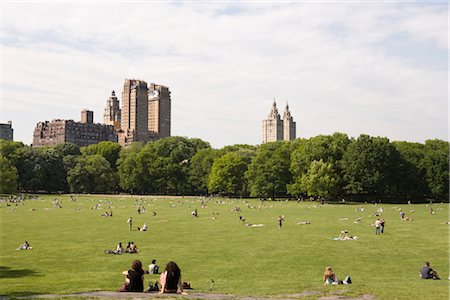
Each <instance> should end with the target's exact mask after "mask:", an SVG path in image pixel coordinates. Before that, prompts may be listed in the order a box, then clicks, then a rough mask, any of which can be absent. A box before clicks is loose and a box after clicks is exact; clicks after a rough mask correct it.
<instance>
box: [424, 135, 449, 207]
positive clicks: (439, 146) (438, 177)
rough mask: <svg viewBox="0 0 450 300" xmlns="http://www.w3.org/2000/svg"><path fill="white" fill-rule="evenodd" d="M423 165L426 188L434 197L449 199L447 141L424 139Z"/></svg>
mask: <svg viewBox="0 0 450 300" xmlns="http://www.w3.org/2000/svg"><path fill="white" fill-rule="evenodd" d="M424 167H425V171H426V180H427V184H428V188H429V189H430V191H431V194H432V196H433V197H434V198H435V199H439V200H447V201H448V199H449V143H448V142H445V141H442V140H437V139H436V140H427V141H425V157H424Z"/></svg>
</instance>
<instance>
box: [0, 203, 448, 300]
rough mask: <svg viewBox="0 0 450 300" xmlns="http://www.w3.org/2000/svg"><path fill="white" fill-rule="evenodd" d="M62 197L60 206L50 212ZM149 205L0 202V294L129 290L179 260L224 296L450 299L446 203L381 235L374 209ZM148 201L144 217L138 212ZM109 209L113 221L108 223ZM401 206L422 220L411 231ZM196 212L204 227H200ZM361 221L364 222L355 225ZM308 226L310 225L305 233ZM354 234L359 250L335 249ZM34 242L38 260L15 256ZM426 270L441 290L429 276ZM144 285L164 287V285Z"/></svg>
mask: <svg viewBox="0 0 450 300" xmlns="http://www.w3.org/2000/svg"><path fill="white" fill-rule="evenodd" d="M54 198H57V199H58V200H59V201H60V202H62V208H59V209H58V208H54V207H53V206H52V199H54ZM139 198H140V197H128V196H116V197H112V196H79V197H78V199H77V201H76V202H71V201H70V198H69V197H68V196H40V197H39V199H38V200H26V201H25V202H24V203H23V204H19V205H18V206H14V205H12V206H7V205H6V203H5V202H2V203H0V217H1V223H0V225H1V228H0V229H1V230H0V237H1V239H0V241H1V255H0V257H1V261H0V272H1V278H0V295H6V296H21V295H29V294H42V293H55V294H65V293H72V292H84V291H97V290H117V289H118V288H119V287H120V286H121V284H122V282H123V276H122V275H121V274H120V273H121V271H123V270H127V269H128V268H129V266H130V263H131V261H132V260H134V259H140V260H141V261H142V262H143V264H144V265H145V266H148V264H149V263H150V261H151V259H153V258H155V259H156V260H157V263H158V264H159V265H160V267H161V268H164V265H165V263H166V262H168V261H169V260H173V261H175V262H177V263H178V265H179V266H180V268H181V270H182V276H183V280H184V281H189V282H191V286H192V287H193V288H194V289H195V290H196V291H208V289H209V287H210V280H211V278H214V281H215V292H217V293H232V294H237V295H282V294H293V293H300V292H302V291H319V292H329V291H333V290H342V289H344V290H348V291H349V292H348V294H349V295H361V294H371V295H375V296H376V297H377V299H448V298H449V280H448V278H449V243H448V242H449V231H448V230H449V226H450V225H445V224H444V223H445V222H447V221H449V213H448V209H449V206H448V204H433V209H434V210H435V211H436V214H435V215H431V214H430V213H429V212H428V207H426V206H425V204H417V205H384V204H383V205H381V206H382V207H383V208H384V212H383V216H384V218H385V219H386V228H385V233H384V234H383V235H381V236H376V235H375V229H374V228H373V227H370V226H369V225H370V224H371V223H373V222H374V221H375V220H376V217H373V216H371V215H372V213H373V212H375V211H376V209H377V208H378V207H379V206H374V205H371V204H365V205H364V204H363V205H358V204H345V205H333V204H327V205H321V206H320V207H318V206H317V203H312V202H303V203H297V202H294V201H293V202H277V201H274V202H267V201H266V202H264V204H263V205H262V207H261V208H259V207H260V203H259V201H257V200H233V199H211V200H205V201H206V202H207V207H206V208H200V205H201V202H202V199H201V198H181V197H180V198H162V197H160V198H158V197H141V200H139ZM108 201H111V202H112V203H111V204H107V202H108ZM138 201H141V202H142V203H144V207H145V208H146V209H147V212H146V213H144V214H140V215H139V214H138V213H137V206H136V205H137V202H138ZM96 203H102V206H101V207H100V209H97V210H95V209H92V207H93V206H94V205H95V204H96ZM109 206H110V207H111V210H112V211H113V213H114V215H113V217H112V218H104V217H101V216H100V215H101V213H102V212H104V211H106V210H108V211H109V208H108V207H109ZM236 206H240V208H241V210H242V211H241V215H242V216H244V217H245V218H246V222H248V223H253V224H264V227H261V228H250V227H246V226H244V225H243V224H242V222H239V218H238V213H236V212H234V211H233V208H234V207H236ZM357 207H364V208H365V210H364V211H363V212H360V211H357V210H356V208H357ZM399 207H401V208H402V209H403V210H404V211H405V212H406V215H407V216H410V217H412V218H414V221H410V222H405V221H401V220H400V218H399V210H398V209H399ZM194 208H197V209H198V212H199V217H198V218H192V217H191V214H190V212H191V211H192V210H193V209H194ZM412 210H413V212H411V211H412ZM153 211H155V212H156V216H153V214H152V212H153ZM213 212H214V213H215V214H214V215H213ZM216 213H218V215H217V214H216ZM282 214H284V215H285V217H286V221H285V223H284V225H283V228H282V229H279V228H278V224H277V217H278V216H279V215H282ZM130 216H132V217H133V220H134V225H135V226H142V224H143V223H144V222H146V223H147V225H148V227H149V231H147V232H138V231H132V232H130V231H129V230H128V226H127V223H126V221H127V219H128V218H129V217H130ZM358 216H361V217H362V221H361V223H360V224H355V223H354V222H353V221H354V219H355V218H356V217H358ZM345 218H348V220H345ZM306 220H308V221H310V222H311V224H310V225H297V223H298V222H300V221H306ZM344 229H348V230H350V234H351V235H357V236H358V237H359V240H357V241H333V240H331V238H332V237H335V236H338V235H339V234H340V231H341V230H344ZM24 240H28V241H29V242H30V244H31V246H32V247H33V250H30V251H16V250H15V249H16V248H17V247H18V246H19V245H20V244H21V243H23V241H24ZM128 241H134V242H135V243H136V244H137V246H138V247H139V249H140V252H139V253H138V254H134V255H133V254H124V255H107V254H104V250H105V249H112V250H113V249H114V248H115V246H116V244H117V243H118V242H122V243H123V244H124V245H126V243H127V242H128ZM424 260H429V261H430V262H431V266H432V267H433V268H435V269H436V270H437V271H438V273H439V275H440V276H441V278H442V279H443V280H440V281H433V280H422V279H420V278H419V269H420V267H421V266H422V264H423V261H424ZM327 265H331V266H333V269H334V270H335V272H336V273H337V275H338V277H341V278H343V277H345V275H348V274H350V275H351V277H352V280H353V284H352V285H348V286H323V285H322V274H323V270H324V268H325V266H327ZM146 277H147V279H148V280H156V278H157V275H147V276H146ZM147 279H146V281H147V282H148V280H147Z"/></svg>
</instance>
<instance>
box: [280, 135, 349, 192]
mask: <svg viewBox="0 0 450 300" xmlns="http://www.w3.org/2000/svg"><path fill="white" fill-rule="evenodd" d="M350 143H351V140H350V139H349V138H348V136H347V135H346V134H344V133H339V132H336V133H334V134H333V135H319V136H316V137H312V138H310V139H309V140H305V139H297V140H296V141H294V142H293V145H292V149H293V150H292V154H291V167H290V170H291V173H292V183H291V184H289V185H288V192H289V194H291V195H301V194H304V193H305V192H304V189H303V187H302V183H301V181H302V178H303V176H304V175H306V173H307V172H308V170H309V169H310V165H311V163H312V162H313V161H320V160H322V161H323V162H325V163H329V164H331V166H332V167H331V170H332V171H333V172H334V174H333V176H332V177H333V178H334V179H335V180H336V186H335V188H334V189H333V193H332V194H331V196H336V195H340V194H342V193H343V192H344V185H345V182H344V179H343V174H342V158H343V156H344V154H345V153H346V151H347V148H348V146H349V144H350Z"/></svg>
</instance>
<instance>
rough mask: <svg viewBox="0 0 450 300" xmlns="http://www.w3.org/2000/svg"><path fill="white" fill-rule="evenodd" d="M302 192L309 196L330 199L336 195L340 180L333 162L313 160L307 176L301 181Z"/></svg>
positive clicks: (303, 176)
mask: <svg viewBox="0 0 450 300" xmlns="http://www.w3.org/2000/svg"><path fill="white" fill-rule="evenodd" d="M300 186H301V191H302V193H304V194H307V195H308V196H321V197H329V196H331V195H335V193H336V189H337V188H338V179H337V178H336V172H334V170H333V164H332V163H331V162H328V163H327V162H324V161H323V160H319V161H317V160H313V161H312V162H311V164H310V165H309V168H308V171H307V172H306V174H304V175H302V177H301V179H300Z"/></svg>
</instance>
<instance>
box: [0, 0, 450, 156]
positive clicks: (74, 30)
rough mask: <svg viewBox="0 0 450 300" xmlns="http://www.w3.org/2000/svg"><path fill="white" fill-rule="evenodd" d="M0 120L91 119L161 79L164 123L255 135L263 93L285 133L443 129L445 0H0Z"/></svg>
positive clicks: (411, 134)
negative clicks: (291, 129)
mask: <svg viewBox="0 0 450 300" xmlns="http://www.w3.org/2000/svg"><path fill="white" fill-rule="evenodd" d="M0 3H1V4H0V5H1V91H0V94H1V101H0V104H1V105H0V122H6V121H8V120H11V121H12V124H13V128H14V140H16V141H22V142H24V143H25V144H31V143H32V138H33V130H34V127H35V126H36V124H37V123H38V122H41V121H46V120H49V121H50V120H53V119H73V120H76V121H78V120H80V112H81V110H82V109H85V108H87V109H90V110H93V111H94V120H95V121H96V122H99V123H100V122H102V119H103V110H104V107H105V105H106V100H107V98H108V97H109V96H110V95H111V91H112V90H115V91H116V94H117V95H120V94H121V91H122V88H123V82H124V80H125V79H133V78H134V79H141V80H144V81H146V82H153V83H157V84H162V85H165V86H168V87H169V89H170V91H171V96H172V135H177V136H186V137H189V138H194V137H196V138H201V139H203V140H205V141H208V142H210V143H211V145H212V146H213V147H214V148H220V147H223V146H225V145H232V144H252V145H257V144H260V143H261V142H262V120H263V119H265V118H267V116H268V114H269V113H270V110H271V107H272V103H273V101H274V99H275V101H276V103H277V106H278V110H279V111H280V113H281V114H283V111H284V107H285V105H286V103H288V104H289V108H290V110H291V113H292V116H293V117H294V121H296V122H297V137H300V138H309V137H313V136H317V135H319V134H332V133H334V132H343V133H347V134H348V135H349V136H350V137H355V138H356V137H358V136H359V135H360V134H369V135H371V136H383V137H388V138H389V139H390V140H392V141H399V140H401V141H411V142H421V143H423V142H424V141H425V140H427V139H435V138H438V139H443V140H448V113H449V109H448V50H449V45H448V37H449V32H448V30H449V29H448V26H449V10H448V3H447V1H436V2H423V1H340V2H335V1H316V2H311V1H302V2H301V1H297V2H284V1H276V2H275V1H219V2H193V1H191V2H185V1H171V2H161V1H156V2H148V1H147V2H143V1H128V2H124V1H90V2H87V1H74V2H62V1H2V2H0Z"/></svg>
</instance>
